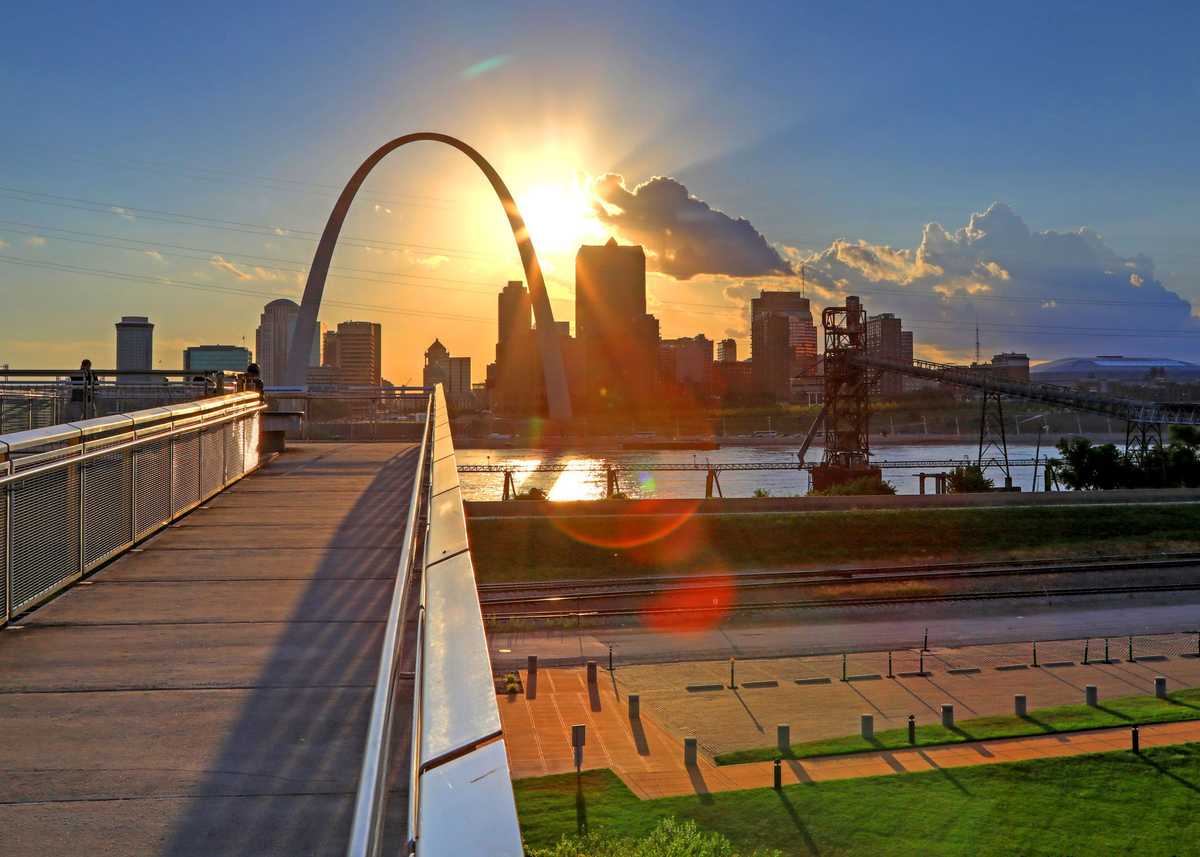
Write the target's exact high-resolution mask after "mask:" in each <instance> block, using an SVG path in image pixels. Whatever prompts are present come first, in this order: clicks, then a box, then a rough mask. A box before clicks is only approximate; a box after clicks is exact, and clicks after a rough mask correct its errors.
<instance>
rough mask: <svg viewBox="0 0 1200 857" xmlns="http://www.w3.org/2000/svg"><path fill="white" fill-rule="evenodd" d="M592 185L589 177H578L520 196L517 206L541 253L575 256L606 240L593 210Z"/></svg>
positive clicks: (525, 191) (547, 185) (527, 191)
mask: <svg viewBox="0 0 1200 857" xmlns="http://www.w3.org/2000/svg"><path fill="white" fill-rule="evenodd" d="M589 184H590V182H589V181H588V179H587V178H586V177H584V176H577V177H575V178H574V179H572V180H567V181H561V182H553V183H542V184H535V185H533V186H531V187H529V188H527V189H526V190H524V191H522V192H520V193H517V194H516V200H517V207H518V208H519V209H520V211H521V216H522V217H524V218H525V225H526V226H527V227H528V229H529V237H530V238H531V239H532V240H533V246H534V247H535V248H536V249H537V251H538V252H539V253H546V254H556V255H562V254H571V255H574V253H575V251H576V250H578V249H579V247H580V245H581V244H587V243H591V242H599V241H601V240H602V239H603V238H604V237H605V235H606V232H605V229H604V226H603V224H601V223H600V221H598V220H597V219H596V215H595V212H594V211H593V209H592V200H591V195H590V194H589V193H588V186H589Z"/></svg>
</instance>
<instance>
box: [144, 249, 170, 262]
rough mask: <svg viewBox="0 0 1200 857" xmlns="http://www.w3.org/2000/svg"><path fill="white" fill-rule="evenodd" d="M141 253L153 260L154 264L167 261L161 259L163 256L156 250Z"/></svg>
mask: <svg viewBox="0 0 1200 857" xmlns="http://www.w3.org/2000/svg"><path fill="white" fill-rule="evenodd" d="M142 252H143V253H145V254H146V255H147V256H149V257H150V258H151V259H153V260H154V261H155V262H166V261H167V260H166V259H164V258H163V254H162V253H159V252H158V251H157V250H143V251H142Z"/></svg>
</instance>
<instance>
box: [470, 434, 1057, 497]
mask: <svg viewBox="0 0 1200 857" xmlns="http://www.w3.org/2000/svg"><path fill="white" fill-rule="evenodd" d="M1034 451H1035V446H1034V445H1033V444H1011V445H1010V446H1009V448H1008V454H1009V458H1011V459H1032V458H1033V457H1034ZM976 452H977V447H976V446H975V445H973V444H912V445H895V446H891V445H889V446H879V447H877V448H876V449H875V450H874V453H875V455H874V457H875V458H876V459H882V460H887V461H916V460H924V459H935V460H955V461H964V463H970V462H972V461H974V460H975V455H976ZM1053 453H1055V450H1054V449H1053V447H1050V449H1047V448H1046V447H1045V446H1043V447H1042V450H1041V455H1042V458H1043V460H1044V459H1045V456H1046V455H1047V454H1053ZM820 458H821V450H820V448H813V449H811V450H810V451H809V453H808V460H809V461H810V462H811V461H819V460H820ZM795 461H796V449H795V448H794V447H790V446H726V447H722V448H721V449H717V450H712V451H705V452H694V453H693V452H687V451H677V450H676V451H663V452H651V451H643V450H612V451H599V450H593V451H589V452H566V451H553V452H552V451H549V450H544V449H462V450H459V451H458V463H459V464H493V465H503V466H505V467H511V468H512V470H513V482H514V484H515V486H516V489H517V490H518V491H525V490H527V489H529V488H534V487H536V488H540V489H541V490H543V491H545V492H546V493H547V495H548V496H549V498H550V499H551V500H594V499H598V498H600V497H603V496H604V488H605V484H604V473H603V472H602V471H603V469H604V467H605V465H607V464H612V465H615V466H618V467H619V468H620V469H621V473H620V477H619V478H620V489H621V491H622V492H624V493H625V494H626V495H628V496H630V497H639V498H644V497H675V498H678V497H703V496H704V478H705V474H704V471H699V472H693V471H683V472H678V471H676V472H672V471H661V470H659V471H642V472H638V471H637V470H636V468H635V465H637V464H641V463H655V464H660V463H661V464H668V463H674V464H692V463H697V464H705V463H708V462H711V463H713V464H733V463H751V462H773V463H794V462H795ZM539 464H542V465H547V464H555V465H564V466H566V468H567V469H566V470H564V471H562V472H560V473H531V472H525V473H523V472H521V470H522V469H523V468H529V467H535V466H537V465H539ZM931 472H932V469H931ZM1012 473H1013V482H1014V484H1015V485H1018V486H1020V488H1021V490H1023V491H1028V490H1030V483H1031V480H1032V478H1033V468H1032V467H1014V468H1013V471H1012ZM1041 473H1042V471H1041V469H1040V468H1039V470H1038V481H1039V482H1040V481H1041ZM987 475H988V477H989V478H991V479H992V480H993V481H995V482H996V484H1001V482H1002V481H1003V477H1002V476H1001V474H1000V471H999V470H995V469H992V470H989V471H988V473H987ZM883 477H884V479H885V480H887V481H888V482H890V483H892V484H893V485H894V486H896V491H897V492H898V493H901V494H916V493H917V491H918V487H917V475H916V472H915V471H912V470H888V471H885V472H884V474H883ZM459 481H460V483H461V484H462V490H463V499H464V500H499V499H500V498H501V496H502V492H503V488H504V475H503V474H502V473H463V474H461V475H460V476H459ZM760 488H761V489H763V490H765V491H769V492H770V493H771V496H773V497H787V496H794V495H802V494H806V493H808V489H809V477H808V473H807V472H806V471H803V470H794V471H793V470H759V471H741V472H739V471H727V472H725V473H722V474H721V489H722V491H723V493H724V495H725V496H726V497H750V496H753V494H754V491H755V490H756V489H760ZM926 490H927V491H929V492H932V491H933V483H932V481H930V482H929V483H928V484H927V488H926Z"/></svg>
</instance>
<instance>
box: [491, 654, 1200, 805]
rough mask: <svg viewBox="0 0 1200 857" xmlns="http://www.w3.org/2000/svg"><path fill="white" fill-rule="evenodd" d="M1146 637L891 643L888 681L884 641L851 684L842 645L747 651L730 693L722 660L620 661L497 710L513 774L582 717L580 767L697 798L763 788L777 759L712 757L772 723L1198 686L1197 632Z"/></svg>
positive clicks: (963, 755)
mask: <svg viewBox="0 0 1200 857" xmlns="http://www.w3.org/2000/svg"><path fill="white" fill-rule="evenodd" d="M1138 644H1140V645H1141V646H1142V648H1143V654H1142V655H1141V657H1143V658H1144V660H1142V661H1138V660H1134V661H1133V662H1129V661H1128V659H1127V657H1125V656H1126V655H1127V653H1128V652H1127V641H1122V642H1121V645H1123V646H1125V647H1126V648H1125V649H1124V650H1121V651H1118V648H1119V646H1118V643H1117V641H1115V640H1113V641H1110V651H1109V655H1110V662H1109V663H1096V664H1088V665H1086V666H1085V665H1083V664H1082V663H1081V661H1082V654H1083V651H1084V641H1082V640H1078V641H1060V642H1057V643H1053V644H1045V643H1044V644H1041V645H1039V647H1038V662H1039V666H1038V667H1036V668H1035V667H1033V666H1032V665H1031V661H1032V647H1031V646H1029V645H1028V644H1022V645H1008V646H974V647H966V648H960V649H952V650H951V649H947V650H936V649H934V650H931V651H929V652H927V653H925V656H924V666H925V671H926V673H927V675H914V674H913V673H916V672H917V671H918V670H919V667H920V666H921V654H920V652H918V651H905V652H896V653H893V659H892V671H893V674H894V675H895V676H896V677H895V678H888V677H887V669H888V662H887V653H886V652H885V653H871V654H858V655H854V656H852V657H851V658H849V660H848V662H847V677H848V678H849V679H850V680H848V681H842V680H841V674H842V658H841V657H840V656H836V657H835V656H818V657H810V658H779V659H763V660H753V661H741V662H738V663H737V665H736V675H735V680H736V683H737V684H738V687H737V689H730V688H729V687H728V684H729V664H728V662H717V661H703V662H690V663H679V664H656V665H644V666H618V667H617V669H616V671H615V672H614V673H609V672H608V671H607V670H606V669H603V668H601V669H600V670H599V678H598V682H597V684H596V685H595V686H594V687H591V688H589V687H588V685H587V682H586V678H585V676H586V672H585V669H584V668H582V667H567V668H542V669H540V670H539V671H538V676H537V679H536V681H535V682H533V684H532V685H531V684H530V683H529V676H528V673H524V674H523V678H524V679H525V681H526V689H527V693H525V694H514V695H511V696H507V697H502V698H501V700H500V711H501V717H502V719H503V723H504V731H505V737H506V742H507V746H508V751H509V761H510V764H511V766H512V771H513V776H514V777H515V778H521V777H533V776H544V775H547V774H555V773H566V772H569V771H572V770H574V764H573V761H572V751H571V746H570V731H571V726H572V725H573V724H578V723H582V724H586V725H587V727H588V729H587V746H586V748H585V752H584V764H583V767H584V768H585V769H592V768H611V769H612V770H613V771H614V772H615V773H616V774H617V775H618V776H620V777H621V778H622V780H624V781H625V783H626V784H627V785H628V786H629V787H630V789H631V790H632V791H633V792H634V793H635V794H637V795H639V796H640V797H643V798H652V797H664V796H669V795H679V794H693V793H701V794H702V793H706V792H712V791H727V790H733V789H739V788H756V787H762V786H768V785H770V784H771V779H772V772H771V764H770V763H768V762H763V763H752V764H744V765H728V766H720V767H718V766H716V765H714V764H713V762H712V756H713V755H715V754H717V753H721V752H726V751H730V750H735V749H746V748H750V747H761V746H769V745H772V744H774V742H775V727H776V725H777V724H782V723H786V724H788V725H789V726H790V727H791V739H792V741H793V742H794V743H795V742H801V741H807V740H812V739H819V738H833V737H838V736H842V735H848V734H853V733H855V732H856V731H857V730H858V727H859V718H860V715H862V714H872V715H874V717H875V726H876V729H877V730H884V729H888V728H892V727H900V726H903V725H904V724H905V723H906V721H907V718H908V715H909V714H915V715H916V717H917V721H918V722H919V723H936V722H939V721H940V712H941V706H942V704H944V703H951V704H953V705H954V707H955V714H956V717H957V718H958V719H960V720H963V719H968V718H971V717H978V716H984V715H990V714H1009V713H1012V705H1013V695H1014V694H1016V693H1024V694H1026V695H1027V697H1028V699H1029V708H1030V710H1031V711H1032V710H1034V709H1036V708H1044V707H1048V706H1053V705H1061V704H1066V703H1082V702H1083V701H1084V694H1085V687H1086V686H1087V685H1089V684H1092V685H1096V686H1097V687H1098V689H1099V694H1100V704H1101V705H1103V704H1104V699H1105V698H1113V697H1117V696H1130V695H1137V694H1152V693H1153V692H1154V680H1155V677H1157V676H1165V677H1166V678H1167V683H1168V688H1169V689H1172V690H1174V689H1179V688H1182V687H1190V686H1195V685H1200V659H1197V658H1196V657H1194V656H1189V655H1192V654H1193V652H1192V651H1189V650H1187V647H1188V646H1194V645H1195V635H1192V636H1191V638H1190V640H1189V639H1188V638H1187V637H1186V636H1185V635H1178V636H1176V637H1159V638H1153V639H1145V640H1142V641H1140V643H1139V642H1138V641H1135V658H1136V657H1138V654H1137V648H1136V645H1138ZM1103 645H1104V644H1103V640H1093V641H1090V643H1089V644H1088V654H1089V660H1090V658H1091V657H1093V654H1092V652H1093V651H1096V654H1095V655H1094V657H1097V658H1103V656H1104V650H1103ZM1092 647H1098V649H1096V650H1093V648H1092ZM1155 649H1157V650H1158V651H1154V650H1155ZM1072 655H1073V657H1072ZM951 670H953V672H951ZM905 673H908V675H905ZM798 682H803V683H798ZM630 694H637V695H638V697H639V701H640V709H641V710H640V716H639V717H631V716H630V714H629V707H628V705H629V702H628V699H629V695H630ZM1141 731H1142V745H1143V746H1145V747H1151V746H1157V745H1160V744H1171V743H1181V742H1188V741H1196V740H1200V722H1187V723H1171V724H1159V725H1153V726H1145V727H1142V730H1141ZM685 736H691V737H695V738H697V739H698V742H699V749H700V752H699V755H698V758H697V764H696V765H695V766H691V767H688V766H685V765H684V759H683V738H684V737H685ZM1128 746H1129V730H1128V729H1125V728H1117V729H1103V730H1095V731H1090V732H1086V733H1077V734H1074V735H1048V736H1035V737H1028V738H1006V739H995V740H989V741H981V742H971V743H966V744H957V745H951V746H945V747H940V748H937V747H931V748H919V749H913V750H897V751H880V752H873V753H863V754H856V755H854V756H843V757H827V758H823V759H806V760H803V761H788V762H785V763H784V771H783V776H784V783H785V784H786V783H794V782H815V781H821V780H829V779H845V778H849V777H858V776H874V775H882V774H891V773H903V772H909V771H922V770H930V769H935V768H953V767H962V766H966V765H975V764H993V763H997V762H1009V761H1019V760H1023V759H1033V758H1043V757H1050V756H1063V755H1075V754H1082V753H1094V752H1105V751H1109V750H1119V749H1126V748H1128Z"/></svg>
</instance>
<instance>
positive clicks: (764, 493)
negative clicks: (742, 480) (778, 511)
mask: <svg viewBox="0 0 1200 857" xmlns="http://www.w3.org/2000/svg"><path fill="white" fill-rule="evenodd" d="M754 496H755V497H770V496H771V492H770V491H768V490H767V489H766V488H755V489H754Z"/></svg>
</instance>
